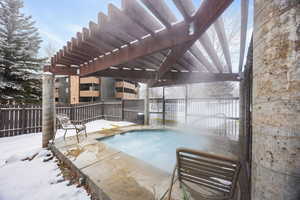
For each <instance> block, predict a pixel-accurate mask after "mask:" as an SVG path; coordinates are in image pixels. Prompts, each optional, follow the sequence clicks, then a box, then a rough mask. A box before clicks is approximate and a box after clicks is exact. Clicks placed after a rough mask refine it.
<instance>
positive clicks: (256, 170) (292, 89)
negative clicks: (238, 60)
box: [252, 0, 300, 200]
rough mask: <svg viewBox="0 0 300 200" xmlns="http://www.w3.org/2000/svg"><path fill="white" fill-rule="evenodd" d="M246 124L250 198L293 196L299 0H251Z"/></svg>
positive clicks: (298, 195)
mask: <svg viewBox="0 0 300 200" xmlns="http://www.w3.org/2000/svg"><path fill="white" fill-rule="evenodd" d="M252 126H253V161H252V199H253V200H265V199H266V200H299V199H300V1H299V0H255V18H254V66H253V116H252Z"/></svg>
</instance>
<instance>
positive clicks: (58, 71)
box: [44, 65, 78, 76]
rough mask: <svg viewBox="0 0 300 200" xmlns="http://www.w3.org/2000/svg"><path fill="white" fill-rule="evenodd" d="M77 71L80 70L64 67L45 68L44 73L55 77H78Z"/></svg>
mask: <svg viewBox="0 0 300 200" xmlns="http://www.w3.org/2000/svg"><path fill="white" fill-rule="evenodd" d="M77 69H78V68H75V67H70V66H63V65H54V66H53V65H51V66H44V72H51V73H53V74H55V75H67V76H71V75H77Z"/></svg>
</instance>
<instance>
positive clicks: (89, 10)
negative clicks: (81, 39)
mask: <svg viewBox="0 0 300 200" xmlns="http://www.w3.org/2000/svg"><path fill="white" fill-rule="evenodd" d="M165 1H166V2H167V4H168V5H169V6H170V8H171V9H172V10H173V12H174V13H176V16H177V18H178V20H182V16H181V15H180V13H179V11H178V10H177V9H176V7H175V5H174V4H173V1H172V0H165ZM109 3H113V4H115V5H116V6H118V7H119V8H120V7H121V0H24V6H25V7H24V12H25V13H26V14H30V15H32V16H33V19H34V20H35V21H36V23H37V24H36V26H37V27H38V28H39V31H40V34H41V36H42V39H43V41H44V42H43V45H42V48H41V53H40V54H41V55H45V52H44V47H45V46H46V45H47V44H48V43H49V42H50V43H51V44H53V45H54V46H55V47H56V48H61V47H62V46H63V45H65V44H66V41H68V40H70V39H71V37H74V36H75V35H76V32H78V31H80V30H81V29H82V27H86V26H87V25H88V22H89V21H90V20H93V21H95V22H97V14H98V13H99V12H100V11H102V12H104V13H107V5H108V4H109ZM194 3H195V5H196V6H197V7H199V5H200V0H194ZM252 4H253V3H252V0H250V5H251V6H250V13H252V12H253V11H252V10H253V6H252ZM238 13H240V0H235V1H234V3H233V4H232V5H231V7H230V9H229V10H227V11H226V13H225V16H232V17H236V16H238ZM251 24H252V17H250V25H249V29H251V27H252V25H251Z"/></svg>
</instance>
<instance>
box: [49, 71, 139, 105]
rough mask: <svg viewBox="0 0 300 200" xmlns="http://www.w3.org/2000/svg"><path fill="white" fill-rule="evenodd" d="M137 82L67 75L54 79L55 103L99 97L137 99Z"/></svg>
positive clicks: (77, 102)
mask: <svg viewBox="0 0 300 200" xmlns="http://www.w3.org/2000/svg"><path fill="white" fill-rule="evenodd" d="M138 93H139V84H138V83H136V82H132V81H126V80H119V79H113V78H104V77H84V78H81V77H79V76H68V77H57V78H56V80H55V101H56V102H57V103H70V104H79V103H87V102H96V101H100V100H101V99H137V98H138Z"/></svg>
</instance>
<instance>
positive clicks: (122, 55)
mask: <svg viewBox="0 0 300 200" xmlns="http://www.w3.org/2000/svg"><path fill="white" fill-rule="evenodd" d="M231 2H232V0H206V1H204V2H202V6H201V7H202V9H201V10H200V11H199V12H198V13H199V14H196V15H195V16H194V21H195V27H197V28H196V30H195V31H196V32H195V33H194V34H190V32H189V27H190V24H187V23H185V22H182V23H179V24H176V25H173V26H171V27H170V28H169V29H165V30H163V31H161V32H159V33H157V34H156V35H155V37H147V38H144V39H142V40H141V41H139V42H136V43H134V44H132V45H130V46H127V47H124V48H121V49H119V50H118V51H116V52H112V53H110V54H109V55H105V56H103V57H102V58H98V59H97V60H95V61H93V62H91V63H90V64H89V65H86V66H82V67H81V68H80V74H81V75H82V76H86V75H89V74H92V73H94V72H96V71H101V70H105V69H107V68H109V67H111V66H116V65H120V64H122V63H126V62H128V61H130V60H134V59H137V58H140V57H143V56H147V55H150V54H153V53H156V52H158V51H161V50H164V49H171V48H174V47H175V46H177V45H181V44H184V43H187V42H190V41H193V42H194V41H195V40H196V39H198V38H199V36H200V35H201V34H202V33H203V32H205V31H206V30H207V28H208V27H209V26H210V25H211V24H212V23H213V22H214V21H215V20H216V19H217V17H218V16H220V14H221V13H222V12H223V11H224V10H225V8H227V7H228V6H229V4H230V3H231ZM193 42H191V43H193ZM183 53H184V52H183Z"/></svg>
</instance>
